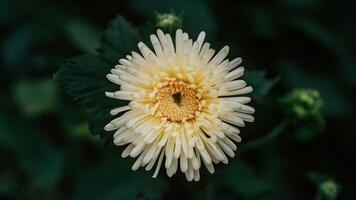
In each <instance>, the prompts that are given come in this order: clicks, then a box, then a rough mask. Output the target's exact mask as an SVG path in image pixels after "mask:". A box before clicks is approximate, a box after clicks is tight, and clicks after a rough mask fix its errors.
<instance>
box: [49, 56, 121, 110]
mask: <svg viewBox="0 0 356 200" xmlns="http://www.w3.org/2000/svg"><path fill="white" fill-rule="evenodd" d="M112 67H113V66H111V65H110V64H108V63H107V62H105V61H103V60H102V59H101V58H100V57H98V56H94V55H85V56H79V57H75V58H72V59H70V60H69V61H67V63H65V64H63V65H62V66H61V68H60V69H59V70H58V72H57V73H56V74H55V75H54V80H56V81H57V82H58V83H59V84H60V85H61V86H62V87H63V89H64V91H65V93H66V94H67V95H69V96H70V97H72V98H73V100H74V101H76V102H78V103H79V104H80V105H82V106H85V107H87V108H93V107H96V106H103V105H108V104H110V99H109V98H107V97H106V96H105V91H111V90H113V89H114V85H113V84H110V82H109V81H108V80H107V79H106V78H105V76H106V74H108V73H109V72H110V69H111V68H112Z"/></svg>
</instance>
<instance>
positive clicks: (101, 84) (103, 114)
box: [54, 16, 139, 141]
mask: <svg viewBox="0 0 356 200" xmlns="http://www.w3.org/2000/svg"><path fill="white" fill-rule="evenodd" d="M138 39H139V35H138V33H137V31H136V30H135V29H134V28H133V27H132V26H131V25H130V24H129V23H128V22H127V21H126V20H125V19H124V18H122V17H121V16H118V17H117V18H116V19H115V20H113V21H112V22H111V23H110V25H109V28H108V29H107V30H106V31H105V32H104V33H103V35H102V38H101V46H100V48H99V51H98V52H99V55H84V56H78V57H74V58H72V59H70V60H69V61H67V62H66V63H65V64H63V65H62V66H61V67H60V69H59V70H58V72H57V73H56V74H55V75H54V80H55V81H57V82H58V83H59V84H60V85H61V86H62V87H63V89H64V91H65V93H66V94H67V95H69V96H70V97H72V98H73V100H74V101H76V102H78V103H79V104H80V105H82V106H83V107H85V108H88V109H90V113H91V117H90V120H89V122H90V123H89V127H90V130H91V132H92V133H93V134H95V135H97V134H100V135H101V137H104V138H106V140H107V141H108V140H110V139H111V134H109V133H106V132H105V131H104V130H103V128H104V126H105V125H106V124H107V123H108V122H110V119H112V118H113V117H112V116H111V115H110V114H109V111H110V109H112V108H114V107H119V106H122V105H124V103H125V102H124V101H119V100H112V99H110V98H108V97H106V96H105V91H115V90H118V89H119V86H117V85H114V84H112V83H110V82H109V81H108V80H107V79H106V78H105V77H106V74H108V73H109V72H110V69H112V68H113V67H114V66H115V65H116V64H117V62H118V60H119V59H120V58H123V57H125V56H126V55H127V54H129V53H130V51H132V50H134V49H136V45H137V43H138Z"/></svg>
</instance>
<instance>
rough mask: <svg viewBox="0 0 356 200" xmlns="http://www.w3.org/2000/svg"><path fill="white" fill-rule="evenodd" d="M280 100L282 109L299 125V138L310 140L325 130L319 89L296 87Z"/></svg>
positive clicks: (297, 131)
mask: <svg viewBox="0 0 356 200" xmlns="http://www.w3.org/2000/svg"><path fill="white" fill-rule="evenodd" d="M279 102H280V104H281V107H282V111H283V112H284V113H285V114H286V116H287V117H289V118H290V119H291V121H292V122H293V123H294V124H295V125H297V126H298V128H297V129H295V132H296V134H295V135H296V136H297V138H298V139H299V140H302V141H310V140H311V139H312V138H314V136H316V133H319V132H321V131H322V130H323V128H324V126H325V121H324V116H323V112H322V107H323V101H322V98H321V96H320V94H319V92H318V91H317V90H313V89H294V90H292V91H291V92H289V93H288V94H287V95H286V96H284V97H282V98H281V99H279Z"/></svg>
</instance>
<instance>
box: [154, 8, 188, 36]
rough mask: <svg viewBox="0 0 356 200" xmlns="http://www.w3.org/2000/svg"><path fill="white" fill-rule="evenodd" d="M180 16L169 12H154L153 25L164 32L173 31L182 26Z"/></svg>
mask: <svg viewBox="0 0 356 200" xmlns="http://www.w3.org/2000/svg"><path fill="white" fill-rule="evenodd" d="M182 23H183V20H182V17H181V16H180V15H177V14H175V13H174V12H171V13H163V14H161V13H156V16H155V26H156V28H160V29H162V30H163V31H164V32H169V33H174V32H175V31H176V30H177V29H179V28H181V27H182Z"/></svg>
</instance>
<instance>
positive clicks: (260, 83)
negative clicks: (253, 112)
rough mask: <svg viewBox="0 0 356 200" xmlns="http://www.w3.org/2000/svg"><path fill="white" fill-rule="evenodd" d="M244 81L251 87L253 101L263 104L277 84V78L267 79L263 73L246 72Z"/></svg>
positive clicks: (256, 71) (255, 71)
mask: <svg viewBox="0 0 356 200" xmlns="http://www.w3.org/2000/svg"><path fill="white" fill-rule="evenodd" d="M244 79H245V80H246V82H247V83H248V84H250V85H251V86H252V87H253V91H254V92H253V93H252V96H253V98H254V101H256V102H258V103H263V102H264V101H266V100H267V99H266V98H267V95H268V93H269V91H270V90H271V89H272V87H273V86H274V85H275V84H276V83H277V82H278V80H279V78H278V77H277V78H273V79H267V78H266V72H265V71H258V70H251V71H247V72H246V75H245V76H244Z"/></svg>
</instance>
